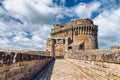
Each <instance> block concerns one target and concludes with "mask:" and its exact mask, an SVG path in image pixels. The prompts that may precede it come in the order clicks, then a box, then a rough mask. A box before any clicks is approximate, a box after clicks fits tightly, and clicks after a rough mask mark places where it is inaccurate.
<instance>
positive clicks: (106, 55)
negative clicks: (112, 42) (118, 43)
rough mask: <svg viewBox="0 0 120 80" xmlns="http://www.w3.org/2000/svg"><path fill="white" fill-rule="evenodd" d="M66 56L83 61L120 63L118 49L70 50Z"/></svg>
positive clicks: (119, 50) (119, 51)
mask: <svg viewBox="0 0 120 80" xmlns="http://www.w3.org/2000/svg"><path fill="white" fill-rule="evenodd" d="M68 57H69V58H72V59H79V60H85V61H98V62H110V63H120V49H110V50H88V51H79V52H70V53H69V54H68Z"/></svg>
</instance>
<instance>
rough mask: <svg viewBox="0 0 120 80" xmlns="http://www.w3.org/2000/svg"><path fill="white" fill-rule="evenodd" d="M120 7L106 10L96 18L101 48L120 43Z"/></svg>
mask: <svg viewBox="0 0 120 80" xmlns="http://www.w3.org/2000/svg"><path fill="white" fill-rule="evenodd" d="M119 13H120V8H118V9H115V10H105V11H103V12H102V13H101V14H99V16H97V17H96V18H95V19H94V23H95V24H97V25H98V28H99V32H98V38H99V45H100V48H110V47H111V46H114V45H120V37H119V36H120V31H119V30H120V20H119V19H120V14H119Z"/></svg>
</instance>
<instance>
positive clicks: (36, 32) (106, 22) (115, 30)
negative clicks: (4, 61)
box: [0, 0, 120, 50]
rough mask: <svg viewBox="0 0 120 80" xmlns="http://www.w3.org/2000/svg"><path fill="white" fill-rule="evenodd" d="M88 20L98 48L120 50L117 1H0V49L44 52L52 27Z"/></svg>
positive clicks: (118, 0) (119, 13)
mask: <svg viewBox="0 0 120 80" xmlns="http://www.w3.org/2000/svg"><path fill="white" fill-rule="evenodd" d="M83 18H90V19H92V20H93V21H94V23H95V24H96V25H98V26H99V32H98V40H99V48H110V47H111V46H114V45H119V46H120V0H0V48H9V49H31V50H44V49H45V44H46V39H47V38H48V37H49V36H50V35H49V34H50V30H51V28H53V27H54V25H55V24H57V23H59V24H62V23H65V22H68V21H72V20H76V19H83Z"/></svg>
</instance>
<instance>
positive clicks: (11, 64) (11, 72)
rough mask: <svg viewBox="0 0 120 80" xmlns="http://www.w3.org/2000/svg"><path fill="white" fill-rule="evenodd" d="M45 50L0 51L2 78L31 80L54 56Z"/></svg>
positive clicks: (6, 79)
mask: <svg viewBox="0 0 120 80" xmlns="http://www.w3.org/2000/svg"><path fill="white" fill-rule="evenodd" d="M45 53H46V52H44V51H38V52H37V51H24V52H21V51H17V50H16V51H13V50H12V51H10V50H8V51H6V50H3V51H2V50H1V51H0V80H29V79H31V78H32V77H33V75H35V74H36V73H37V72H38V71H39V70H41V69H42V68H43V67H44V66H45V65H47V64H48V63H49V62H50V61H51V60H53V58H52V57H51V56H48V55H46V54H45Z"/></svg>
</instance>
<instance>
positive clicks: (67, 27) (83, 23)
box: [46, 18, 98, 56]
mask: <svg viewBox="0 0 120 80" xmlns="http://www.w3.org/2000/svg"><path fill="white" fill-rule="evenodd" d="M97 32H98V26H97V25H94V23H93V21H92V20H90V19H88V18H87V19H80V20H76V21H71V22H68V23H65V24H57V25H56V26H55V27H54V29H52V30H51V37H50V38H49V39H47V42H46V48H47V50H48V51H50V54H51V55H54V56H63V55H64V54H65V53H66V52H69V51H72V52H73V51H74V52H75V51H80V50H91V49H98V41H97Z"/></svg>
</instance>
